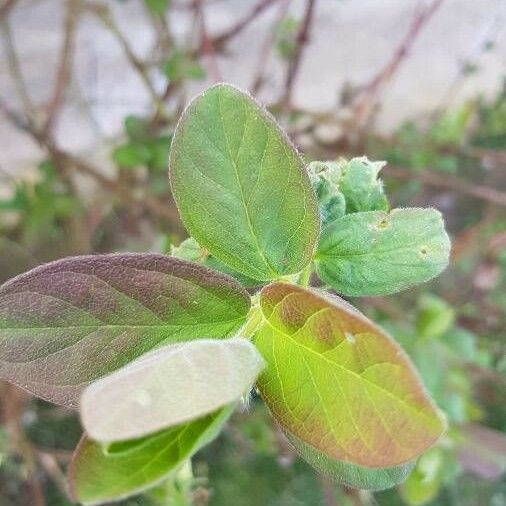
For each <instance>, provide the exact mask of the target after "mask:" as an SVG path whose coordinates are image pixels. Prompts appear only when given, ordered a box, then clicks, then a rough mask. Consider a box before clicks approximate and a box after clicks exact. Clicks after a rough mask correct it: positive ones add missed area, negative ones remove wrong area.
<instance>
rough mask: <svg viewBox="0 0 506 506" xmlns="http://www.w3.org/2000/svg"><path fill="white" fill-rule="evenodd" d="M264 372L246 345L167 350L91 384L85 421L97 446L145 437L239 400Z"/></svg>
mask: <svg viewBox="0 0 506 506" xmlns="http://www.w3.org/2000/svg"><path fill="white" fill-rule="evenodd" d="M263 366H264V361H263V360H262V357H261V356H260V354H259V353H258V351H257V350H256V348H255V346H254V345H253V344H251V342H249V341H247V340H246V339H241V338H236V339H223V340H217V339H199V340H196V341H190V342H188V343H183V344H173V345H169V346H164V347H163V348H160V349H158V350H155V351H153V352H151V353H148V354H147V356H146V357H141V358H140V359H138V360H136V361H134V362H132V363H130V364H128V365H126V366H125V367H123V368H122V369H120V370H119V371H116V372H115V373H113V374H111V375H109V376H106V377H105V378H102V379H101V380H98V381H96V382H95V383H93V384H91V385H90V386H89V387H88V388H87V389H86V390H85V391H84V394H83V396H82V398H81V407H80V409H81V420H82V422H83V426H84V428H85V429H86V432H87V433H88V434H89V436H90V437H91V438H93V439H95V440H97V441H101V442H112V441H121V440H125V439H133V438H138V437H142V436H144V435H146V434H150V433H153V432H156V431H158V430H161V429H164V428H166V427H171V426H173V425H178V424H180V423H183V422H187V421H190V420H193V419H196V418H200V417H202V416H204V415H206V414H208V413H211V412H213V411H215V410H217V409H218V408H220V407H222V406H225V405H226V404H230V403H231V402H233V401H237V400H239V398H240V397H242V396H243V395H245V394H247V393H248V392H249V390H250V388H251V386H252V385H253V383H254V381H255V379H256V377H257V376H258V373H259V372H260V371H261V370H262V368H263Z"/></svg>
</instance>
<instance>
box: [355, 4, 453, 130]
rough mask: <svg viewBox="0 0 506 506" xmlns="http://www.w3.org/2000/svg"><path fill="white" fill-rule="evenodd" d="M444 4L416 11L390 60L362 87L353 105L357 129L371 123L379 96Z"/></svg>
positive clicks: (432, 5) (430, 5) (431, 5)
mask: <svg viewBox="0 0 506 506" xmlns="http://www.w3.org/2000/svg"><path fill="white" fill-rule="evenodd" d="M443 2H444V0H433V1H432V3H431V4H429V5H428V6H427V7H421V8H419V9H417V10H416V12H415V15H414V17H413V19H412V21H411V24H410V26H409V28H408V30H407V32H406V35H405V36H404V38H403V39H402V40H401V43H400V44H399V46H397V48H396V49H395V51H394V52H393V54H392V56H391V57H390V59H389V60H388V61H387V63H386V64H385V65H384V66H383V68H382V69H381V70H380V71H379V72H378V73H377V74H376V75H375V76H373V77H372V79H370V81H369V82H368V83H366V84H365V85H363V86H361V87H360V89H359V91H358V93H357V94H356V96H355V98H354V100H353V103H352V108H353V109H354V111H355V114H354V124H355V128H357V129H358V130H360V129H361V128H362V127H363V126H364V125H366V124H368V123H370V121H369V120H370V117H371V115H372V114H373V113H374V111H375V109H376V105H377V103H378V100H379V95H380V94H381V92H382V91H383V89H384V88H385V86H386V84H387V83H388V82H390V81H391V79H392V78H393V76H394V75H395V74H396V73H397V71H398V70H399V68H400V67H401V65H402V63H403V62H404V61H405V60H406V58H407V56H408V55H409V53H410V51H411V49H412V47H413V45H414V43H415V41H416V40H417V38H418V36H419V34H420V33H421V31H422V28H424V27H425V26H426V25H427V23H428V22H429V20H430V19H431V18H432V17H433V16H434V14H435V13H436V11H437V10H438V9H439V8H440V7H441V5H442V4H443Z"/></svg>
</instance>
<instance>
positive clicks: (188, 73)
mask: <svg viewBox="0 0 506 506" xmlns="http://www.w3.org/2000/svg"><path fill="white" fill-rule="evenodd" d="M162 72H163V73H164V74H165V77H167V79H168V80H169V81H171V82H180V81H184V80H186V79H190V80H197V81H200V80H202V79H205V77H206V72H205V70H204V68H203V67H202V66H201V65H200V64H199V63H198V62H197V61H195V60H194V59H193V58H192V57H191V56H190V55H189V54H187V53H185V52H183V51H181V50H179V49H176V50H175V51H174V52H173V53H172V54H171V55H170V56H169V58H168V59H167V61H166V62H165V63H164V65H163V67H162Z"/></svg>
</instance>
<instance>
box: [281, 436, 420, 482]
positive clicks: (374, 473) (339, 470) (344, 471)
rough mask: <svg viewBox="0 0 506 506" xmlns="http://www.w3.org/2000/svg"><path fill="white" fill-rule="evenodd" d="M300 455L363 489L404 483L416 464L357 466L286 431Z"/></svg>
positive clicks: (317, 466) (322, 469)
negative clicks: (382, 466)
mask: <svg viewBox="0 0 506 506" xmlns="http://www.w3.org/2000/svg"><path fill="white" fill-rule="evenodd" d="M286 437H287V438H288V440H289V441H290V443H292V445H293V446H294V448H295V449H296V450H297V452H298V453H299V455H300V456H301V457H302V458H303V459H304V460H306V461H307V462H308V463H309V464H311V465H312V466H313V467H314V468H315V469H316V470H317V471H319V472H321V473H323V474H325V475H327V476H330V477H331V478H332V479H333V480H335V481H337V482H338V483H342V484H344V485H346V486H348V487H352V488H357V489H361V490H385V489H387V488H392V487H395V486H396V485H398V484H399V483H402V482H403V481H404V480H406V478H407V477H408V476H409V473H411V471H412V470H413V467H414V466H415V461H411V462H408V463H407V464H402V465H400V466H396V467H388V468H383V469H371V468H367V467H361V466H357V465H355V464H350V463H349V462H343V461H342V460H335V459H332V458H330V457H328V456H327V455H325V454H324V453H322V452H320V451H318V450H317V449H316V448H313V447H312V446H311V445H309V444H307V443H304V441H302V439H300V438H298V437H296V436H294V435H293V434H290V433H286Z"/></svg>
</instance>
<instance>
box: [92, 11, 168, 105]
mask: <svg viewBox="0 0 506 506" xmlns="http://www.w3.org/2000/svg"><path fill="white" fill-rule="evenodd" d="M86 8H87V9H88V11H89V12H91V13H93V14H94V15H95V16H96V17H97V18H98V19H99V20H100V21H101V22H102V23H103V24H104V25H105V26H106V27H107V28H108V29H109V31H110V32H111V34H112V35H114V37H115V38H116V40H117V41H118V44H119V45H120V46H121V48H122V49H123V52H124V53H125V56H126V58H127V60H128V62H129V63H130V65H131V66H132V67H133V68H134V69H135V70H136V71H137V74H138V76H139V77H140V79H141V81H142V82H143V83H144V85H145V87H146V90H147V91H148V93H149V95H150V97H151V99H152V101H153V103H154V104H155V105H157V104H158V103H159V101H160V99H159V97H158V95H157V93H156V90H155V88H154V86H153V83H152V82H151V79H150V78H149V76H148V73H147V71H146V66H145V65H144V63H143V62H141V60H140V59H139V58H138V57H137V56H136V55H135V53H134V52H133V50H132V48H131V47H130V43H129V42H128V40H127V39H126V37H125V36H124V35H123V32H122V31H121V30H120V29H119V27H118V25H117V24H116V22H115V20H114V18H113V16H112V14H111V11H110V9H109V6H108V5H106V4H96V3H88V4H86Z"/></svg>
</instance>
